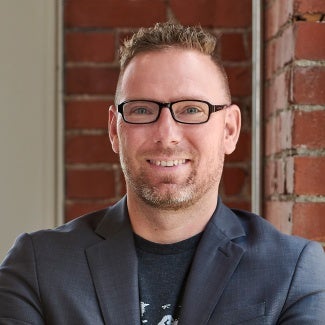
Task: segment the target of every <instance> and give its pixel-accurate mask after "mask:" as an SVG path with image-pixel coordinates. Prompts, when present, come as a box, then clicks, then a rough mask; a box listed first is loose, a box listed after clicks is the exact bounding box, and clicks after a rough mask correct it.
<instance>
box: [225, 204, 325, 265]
mask: <svg viewBox="0 0 325 325" xmlns="http://www.w3.org/2000/svg"><path fill="white" fill-rule="evenodd" d="M231 211H232V213H233V214H234V215H235V216H236V218H237V219H238V220H239V222H240V223H241V225H242V227H243V228H244V231H245V234H246V236H245V239H244V240H242V241H241V245H243V246H244V247H245V248H246V249H247V250H248V251H252V252H255V253H258V255H259V256H261V257H263V258H266V259H268V260H269V261H271V260H275V259H277V260H283V262H284V263H298V261H299V260H301V259H302V257H303V256H304V255H306V254H308V255H310V257H312V256H313V255H314V256H318V259H320V260H321V261H322V262H324V261H325V255H324V251H323V249H322V247H321V245H320V244H319V243H316V242H313V241H311V240H308V239H306V238H302V237H298V236H293V235H290V234H285V233H282V232H281V231H279V230H278V229H276V228H275V227H274V226H273V225H272V224H271V223H270V222H269V221H267V220H266V219H264V218H262V217H261V216H258V215H256V214H253V213H250V212H247V211H242V210H235V209H232V210H231ZM239 241H240V240H239ZM294 261H295V262H294ZM316 261H317V258H315V262H316ZM321 261H319V262H321Z"/></svg>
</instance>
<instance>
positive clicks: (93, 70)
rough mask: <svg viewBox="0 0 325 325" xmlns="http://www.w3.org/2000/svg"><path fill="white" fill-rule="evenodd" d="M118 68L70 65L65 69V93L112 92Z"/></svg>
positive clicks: (105, 93) (114, 87)
mask: <svg viewBox="0 0 325 325" xmlns="http://www.w3.org/2000/svg"><path fill="white" fill-rule="evenodd" d="M118 75H119V70H118V69H117V68H109V67H105V68H103V67H70V68H67V69H66V73H65V86H66V93H67V94H103V95H107V94H114V93H115V89H116V84H117V79H118Z"/></svg>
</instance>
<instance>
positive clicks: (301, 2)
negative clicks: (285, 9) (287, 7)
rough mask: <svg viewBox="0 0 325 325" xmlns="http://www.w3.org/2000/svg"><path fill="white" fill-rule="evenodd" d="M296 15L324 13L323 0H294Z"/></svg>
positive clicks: (324, 4) (324, 3) (324, 5)
mask: <svg viewBox="0 0 325 325" xmlns="http://www.w3.org/2000/svg"><path fill="white" fill-rule="evenodd" d="M295 12H296V13H306V12H307V13H324V12H325V2H324V0H295Z"/></svg>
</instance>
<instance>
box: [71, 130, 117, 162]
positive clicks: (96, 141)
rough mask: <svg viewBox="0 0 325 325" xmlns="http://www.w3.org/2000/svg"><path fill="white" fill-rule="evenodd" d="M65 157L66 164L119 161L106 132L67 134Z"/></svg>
mask: <svg viewBox="0 0 325 325" xmlns="http://www.w3.org/2000/svg"><path fill="white" fill-rule="evenodd" d="M65 157H66V162H67V163H68V164H75V163H85V164H86V163H118V162H119V160H118V155H117V154H115V153H114V152H113V150H112V148H111V144H110V142H109V138H108V135H107V134H103V135H70V136H67V137H66V150H65Z"/></svg>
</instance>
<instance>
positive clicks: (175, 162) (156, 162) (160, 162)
mask: <svg viewBox="0 0 325 325" xmlns="http://www.w3.org/2000/svg"><path fill="white" fill-rule="evenodd" d="M150 163H151V164H154V165H156V166H162V167H173V166H178V165H182V164H185V159H179V160H150Z"/></svg>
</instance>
